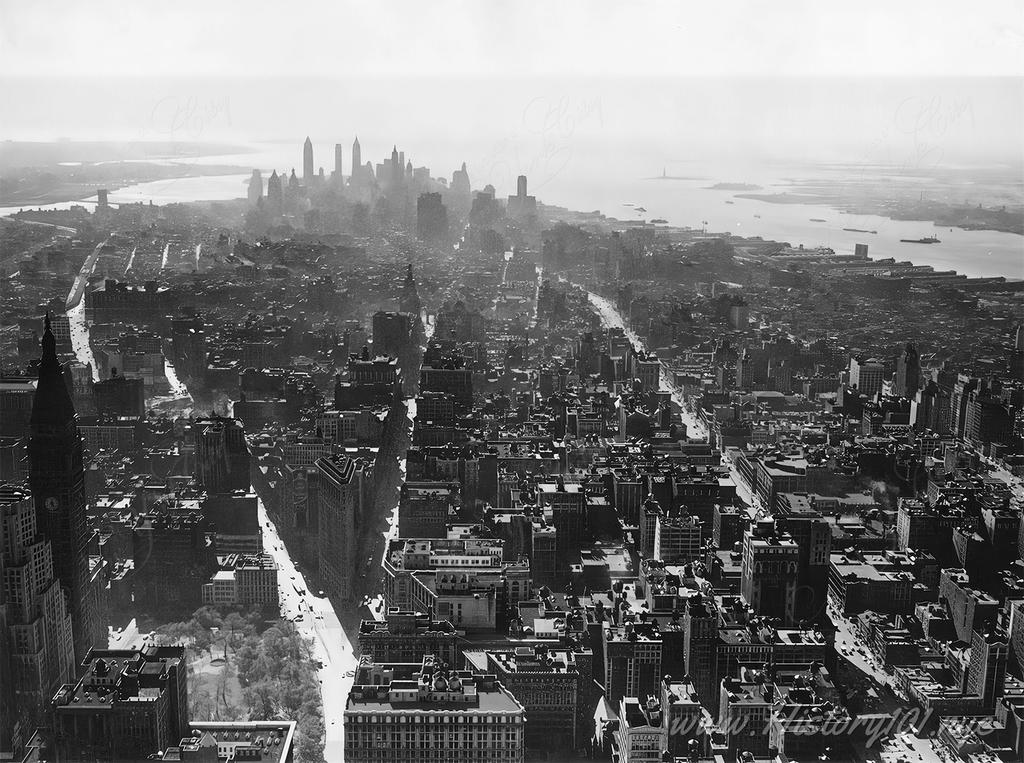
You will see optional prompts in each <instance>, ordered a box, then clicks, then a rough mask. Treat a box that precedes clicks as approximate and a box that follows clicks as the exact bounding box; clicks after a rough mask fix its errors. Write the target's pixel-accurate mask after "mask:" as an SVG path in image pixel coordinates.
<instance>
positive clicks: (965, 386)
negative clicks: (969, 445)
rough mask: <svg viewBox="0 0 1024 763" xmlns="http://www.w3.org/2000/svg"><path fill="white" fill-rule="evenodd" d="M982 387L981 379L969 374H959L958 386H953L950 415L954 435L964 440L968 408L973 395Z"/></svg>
mask: <svg viewBox="0 0 1024 763" xmlns="http://www.w3.org/2000/svg"><path fill="white" fill-rule="evenodd" d="M980 385H981V379H978V378H976V377H973V376H969V375H968V374H957V377H956V384H954V385H953V393H952V395H950V403H949V407H950V414H951V418H952V422H951V425H952V430H953V434H954V435H955V436H956V437H958V438H962V437H963V436H964V432H965V431H966V430H967V407H968V403H969V402H970V397H971V393H972V392H974V391H975V390H977V389H978V387H979V386H980Z"/></svg>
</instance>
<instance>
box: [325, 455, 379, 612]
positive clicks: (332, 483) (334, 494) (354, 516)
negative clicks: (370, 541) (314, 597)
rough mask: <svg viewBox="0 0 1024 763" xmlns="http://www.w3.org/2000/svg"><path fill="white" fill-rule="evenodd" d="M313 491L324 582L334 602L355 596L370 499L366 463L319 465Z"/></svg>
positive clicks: (342, 459)
mask: <svg viewBox="0 0 1024 763" xmlns="http://www.w3.org/2000/svg"><path fill="white" fill-rule="evenodd" d="M315 466H316V470H315V471H314V472H313V473H312V474H311V475H310V477H311V479H312V483H311V485H310V490H311V491H312V492H313V493H314V494H315V495H316V502H317V543H318V549H317V550H318V555H319V566H320V579H321V580H323V583H324V590H325V591H327V593H328V595H329V596H331V597H332V598H336V599H340V600H347V599H349V598H351V597H352V594H353V587H352V583H353V579H354V578H355V572H356V568H357V566H358V560H360V559H362V556H361V555H360V554H359V553H357V550H356V544H357V537H356V534H357V532H358V524H357V520H358V518H359V516H360V515H361V513H362V507H363V501H364V499H365V498H366V497H367V493H368V486H369V484H370V480H371V475H370V469H369V467H368V464H367V463H366V462H365V461H363V460H362V459H358V458H349V457H348V456H332V457H329V458H320V459H317V461H316V464H315Z"/></svg>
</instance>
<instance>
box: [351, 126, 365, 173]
mask: <svg viewBox="0 0 1024 763" xmlns="http://www.w3.org/2000/svg"><path fill="white" fill-rule="evenodd" d="M362 167H363V151H362V149H361V148H359V136H358V135H357V136H356V139H355V140H354V141H352V176H353V177H355V175H356V173H358V172H359V171H360V170H361V169H362Z"/></svg>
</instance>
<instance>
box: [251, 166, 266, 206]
mask: <svg viewBox="0 0 1024 763" xmlns="http://www.w3.org/2000/svg"><path fill="white" fill-rule="evenodd" d="M261 198H263V175H261V174H260V171H259V170H253V171H252V177H251V178H249V203H251V204H256V203H257V202H258V201H259V200H260V199H261Z"/></svg>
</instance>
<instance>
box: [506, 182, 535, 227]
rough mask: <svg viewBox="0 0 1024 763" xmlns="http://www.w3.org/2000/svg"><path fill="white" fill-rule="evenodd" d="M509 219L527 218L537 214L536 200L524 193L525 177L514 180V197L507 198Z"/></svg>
mask: <svg viewBox="0 0 1024 763" xmlns="http://www.w3.org/2000/svg"><path fill="white" fill-rule="evenodd" d="M507 209H508V214H509V217H516V218H521V217H529V216H531V215H534V214H536V213H537V199H536V198H535V197H533V196H528V195H527V193H526V175H520V176H519V178H518V179H517V180H516V195H515V196H509V197H508V207H507Z"/></svg>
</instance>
